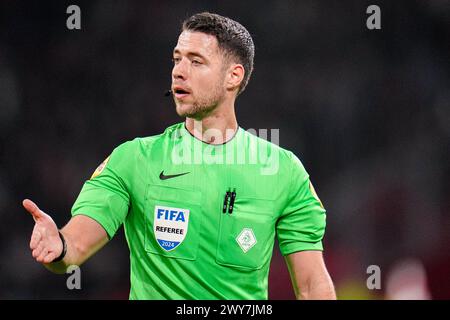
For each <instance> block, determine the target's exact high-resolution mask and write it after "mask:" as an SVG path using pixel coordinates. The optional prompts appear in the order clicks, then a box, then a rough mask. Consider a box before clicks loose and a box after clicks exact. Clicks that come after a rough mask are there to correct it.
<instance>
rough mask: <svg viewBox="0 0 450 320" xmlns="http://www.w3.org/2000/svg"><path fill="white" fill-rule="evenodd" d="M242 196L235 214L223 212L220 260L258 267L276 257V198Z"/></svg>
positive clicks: (226, 263)
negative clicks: (274, 254) (274, 249)
mask: <svg viewBox="0 0 450 320" xmlns="http://www.w3.org/2000/svg"><path fill="white" fill-rule="evenodd" d="M238 199H239V198H237V199H236V202H235V205H234V209H233V212H232V213H231V214H230V213H228V212H227V213H221V214H222V216H221V219H220V226H219V239H218V244H217V254H216V262H217V263H218V264H220V265H224V266H229V267H235V268H242V269H248V270H258V269H261V268H262V267H263V266H264V265H265V264H266V263H268V262H269V261H270V259H271V257H272V250H273V244H274V238H275V221H276V218H275V212H274V211H275V208H274V201H272V200H264V199H250V198H245V199H244V198H240V199H239V200H238Z"/></svg>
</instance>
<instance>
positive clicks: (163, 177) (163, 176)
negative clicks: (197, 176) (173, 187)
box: [159, 170, 190, 180]
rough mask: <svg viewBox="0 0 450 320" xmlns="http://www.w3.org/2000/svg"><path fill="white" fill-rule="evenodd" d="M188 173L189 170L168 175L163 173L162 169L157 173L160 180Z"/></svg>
mask: <svg viewBox="0 0 450 320" xmlns="http://www.w3.org/2000/svg"><path fill="white" fill-rule="evenodd" d="M188 173H190V172H184V173H179V174H168V175H165V174H164V170H163V171H161V173H160V174H159V178H160V179H161V180H167V179H172V178H176V177H179V176H184V175H185V174H188Z"/></svg>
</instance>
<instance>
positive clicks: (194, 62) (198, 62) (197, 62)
mask: <svg viewBox="0 0 450 320" xmlns="http://www.w3.org/2000/svg"><path fill="white" fill-rule="evenodd" d="M192 64H193V65H201V64H202V63H201V62H200V61H199V60H192Z"/></svg>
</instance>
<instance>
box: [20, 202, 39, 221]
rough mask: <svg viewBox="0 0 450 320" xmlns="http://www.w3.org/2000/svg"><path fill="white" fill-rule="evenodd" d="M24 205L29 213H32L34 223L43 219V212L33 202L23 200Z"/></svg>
mask: <svg viewBox="0 0 450 320" xmlns="http://www.w3.org/2000/svg"><path fill="white" fill-rule="evenodd" d="M22 205H23V207H24V208H25V209H26V210H27V211H28V212H29V213H31V215H32V216H33V219H34V221H37V220H39V219H40V218H42V217H43V212H42V211H41V209H39V207H38V206H37V205H36V204H35V203H34V202H33V201H31V200H29V199H25V200H23V202H22Z"/></svg>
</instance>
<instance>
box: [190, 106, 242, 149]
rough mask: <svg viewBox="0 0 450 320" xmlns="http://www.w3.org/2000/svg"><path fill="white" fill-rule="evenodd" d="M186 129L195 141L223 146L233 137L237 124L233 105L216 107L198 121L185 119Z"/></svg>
mask: <svg viewBox="0 0 450 320" xmlns="http://www.w3.org/2000/svg"><path fill="white" fill-rule="evenodd" d="M185 123H186V129H187V130H188V131H189V132H190V133H191V134H192V135H193V136H194V137H196V138H197V139H199V140H202V141H203V142H206V143H209V144H223V143H226V142H228V141H229V140H231V139H232V138H233V137H234V134H235V133H236V130H237V129H238V124H237V120H236V114H235V112H234V103H232V104H229V105H221V106H218V107H217V108H216V109H215V110H214V111H213V112H211V113H210V114H208V115H207V116H205V117H204V118H202V119H200V120H198V119H194V118H186V122H185Z"/></svg>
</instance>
